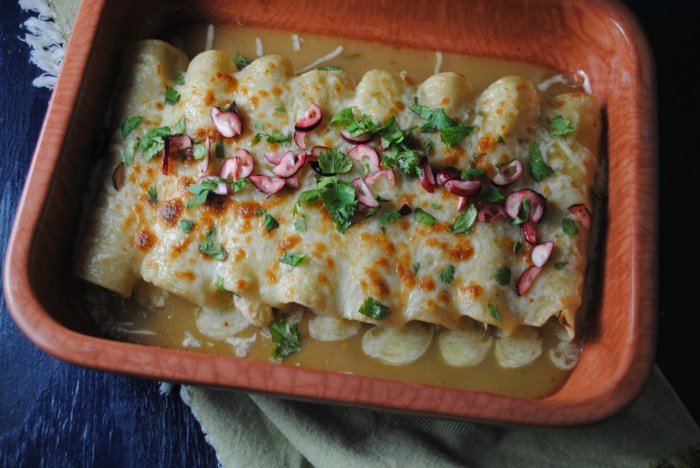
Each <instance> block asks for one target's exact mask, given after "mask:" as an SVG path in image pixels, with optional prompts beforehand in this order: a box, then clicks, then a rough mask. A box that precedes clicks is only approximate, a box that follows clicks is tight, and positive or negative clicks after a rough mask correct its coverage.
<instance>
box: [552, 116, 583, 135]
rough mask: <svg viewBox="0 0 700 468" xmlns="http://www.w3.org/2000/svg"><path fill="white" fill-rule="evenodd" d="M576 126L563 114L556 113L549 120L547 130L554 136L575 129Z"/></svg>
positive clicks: (571, 131) (566, 133)
mask: <svg viewBox="0 0 700 468" xmlns="http://www.w3.org/2000/svg"><path fill="white" fill-rule="evenodd" d="M577 128H578V127H577V126H576V124H574V123H571V122H570V121H569V119H567V118H566V117H564V116H563V115H557V116H556V117H553V118H552V119H550V120H549V131H550V133H551V134H552V135H555V136H565V135H568V134H569V133H573V132H575V131H576V129H577Z"/></svg>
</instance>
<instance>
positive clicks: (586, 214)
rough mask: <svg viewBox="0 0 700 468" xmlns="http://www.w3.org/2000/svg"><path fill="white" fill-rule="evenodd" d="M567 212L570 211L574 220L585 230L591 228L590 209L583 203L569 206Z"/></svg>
mask: <svg viewBox="0 0 700 468" xmlns="http://www.w3.org/2000/svg"><path fill="white" fill-rule="evenodd" d="M569 213H571V214H572V215H573V216H574V218H575V219H576V221H578V222H579V224H580V225H581V226H583V227H584V228H585V229H586V231H590V230H591V218H592V216H591V210H589V209H588V207H587V206H586V205H584V204H583V203H577V204H575V205H571V206H570V207H569Z"/></svg>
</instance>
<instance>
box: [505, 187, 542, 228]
mask: <svg viewBox="0 0 700 468" xmlns="http://www.w3.org/2000/svg"><path fill="white" fill-rule="evenodd" d="M525 198H526V199H527V200H528V202H529V205H530V215H529V217H528V220H529V221H532V222H533V223H536V222H538V221H539V220H540V219H542V216H544V212H545V210H546V209H547V199H546V198H545V197H544V196H543V195H542V194H540V193H537V192H535V191H534V190H532V189H529V188H526V189H522V190H518V191H517V192H513V193H511V194H510V195H508V198H506V204H505V209H506V213H507V214H508V216H510V217H511V218H513V219H516V218H517V217H518V215H519V214H520V208H521V207H522V206H523V199H525Z"/></svg>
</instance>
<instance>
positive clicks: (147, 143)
mask: <svg viewBox="0 0 700 468" xmlns="http://www.w3.org/2000/svg"><path fill="white" fill-rule="evenodd" d="M171 135H172V131H171V130H170V128H168V127H157V128H154V129H153V130H151V131H149V132H148V133H146V134H145V135H144V136H143V138H141V140H140V141H139V147H140V148H141V152H142V154H143V158H144V159H145V160H146V161H150V160H151V159H153V158H154V157H155V156H156V155H157V154H158V153H160V152H161V151H163V149H164V148H165V140H163V138H164V137H169V136H171Z"/></svg>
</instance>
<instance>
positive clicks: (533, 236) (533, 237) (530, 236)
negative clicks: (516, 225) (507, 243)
mask: <svg viewBox="0 0 700 468" xmlns="http://www.w3.org/2000/svg"><path fill="white" fill-rule="evenodd" d="M520 232H521V233H522V234H523V239H525V242H527V243H528V244H530V245H535V244H536V243H537V231H536V230H535V224H534V223H531V222H529V221H528V222H527V223H523V224H521V225H520Z"/></svg>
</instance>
